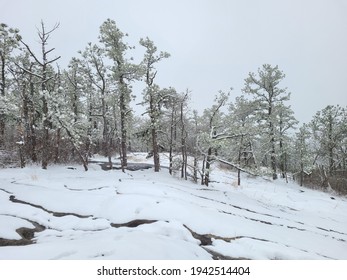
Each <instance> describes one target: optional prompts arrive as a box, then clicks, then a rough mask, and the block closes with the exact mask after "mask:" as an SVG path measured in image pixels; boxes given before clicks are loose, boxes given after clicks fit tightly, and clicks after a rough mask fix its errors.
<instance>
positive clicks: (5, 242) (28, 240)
mask: <svg viewBox="0 0 347 280" xmlns="http://www.w3.org/2000/svg"><path fill="white" fill-rule="evenodd" d="M27 221H28V222H30V223H32V224H33V226H34V228H26V227H21V228H18V229H16V232H17V233H18V234H19V235H20V236H21V237H22V239H19V240H17V239H6V238H0V246H25V245H30V244H34V243H35V242H34V241H33V238H34V236H35V233H36V232H41V231H44V230H45V229H46V228H45V227H44V226H42V225H40V224H38V223H36V222H33V221H30V220H27Z"/></svg>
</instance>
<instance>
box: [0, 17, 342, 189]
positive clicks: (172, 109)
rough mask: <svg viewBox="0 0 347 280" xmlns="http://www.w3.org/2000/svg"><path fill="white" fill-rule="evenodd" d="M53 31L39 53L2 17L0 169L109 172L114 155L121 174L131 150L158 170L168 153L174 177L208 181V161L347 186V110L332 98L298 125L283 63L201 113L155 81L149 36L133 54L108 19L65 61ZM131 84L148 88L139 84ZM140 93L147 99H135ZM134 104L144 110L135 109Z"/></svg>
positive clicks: (161, 57)
mask: <svg viewBox="0 0 347 280" xmlns="http://www.w3.org/2000/svg"><path fill="white" fill-rule="evenodd" d="M57 28H59V24H57V25H55V26H53V27H47V26H46V25H45V24H44V22H41V24H40V26H39V28H38V29H37V34H33V36H36V38H37V40H38V42H39V44H40V51H39V52H35V51H34V49H36V46H35V48H34V46H30V45H28V44H27V43H26V42H25V41H24V40H23V39H22V37H21V35H20V31H19V30H18V29H16V28H15V27H9V26H7V25H6V24H5V23H1V24H0V68H1V74H0V165H1V167H4V168H6V167H11V166H20V167H22V168H24V167H25V166H26V165H28V164H40V165H41V166H42V168H43V169H47V168H49V166H50V165H51V164H63V163H72V162H78V163H81V164H82V165H83V167H84V169H85V170H86V171H87V170H88V162H89V160H90V158H91V157H92V156H93V155H94V154H100V155H103V156H105V157H107V158H108V167H109V168H110V169H112V168H113V164H114V163H113V162H112V157H115V156H117V157H119V158H120V162H121V166H120V168H121V170H123V171H124V170H125V169H126V168H127V164H128V157H127V156H128V155H129V154H130V153H132V152H135V151H141V152H147V153H148V157H151V158H153V166H154V171H155V172H158V171H160V170H161V167H160V157H161V156H164V154H165V156H167V157H168V160H169V168H168V172H170V174H172V173H174V172H175V173H176V174H179V175H180V177H182V178H184V179H186V180H188V179H189V180H193V181H195V182H196V183H199V184H203V185H206V186H208V185H209V183H210V174H211V172H213V170H212V169H211V164H212V163H213V162H220V163H221V164H223V165H226V166H228V167H231V168H232V169H233V170H235V171H237V172H238V184H240V180H241V176H240V174H241V173H242V172H244V173H247V174H251V175H254V176H269V177H270V178H272V179H273V180H276V179H278V178H279V177H282V178H285V179H287V180H288V179H294V180H295V181H297V183H298V184H300V185H304V186H308V187H312V188H319V189H324V190H334V191H335V192H337V193H340V194H347V169H346V164H347V108H344V107H342V106H339V105H327V106H326V107H325V108H322V109H321V110H320V111H318V112H317V113H316V114H315V115H314V116H313V117H312V120H311V122H309V123H306V124H299V122H298V121H297V120H296V118H295V114H294V112H293V110H292V109H291V108H290V106H289V105H288V101H289V100H290V91H289V90H288V89H287V88H285V87H283V86H282V85H281V82H282V81H283V80H284V79H285V73H283V71H281V70H280V68H279V67H278V66H277V65H275V66H273V65H269V64H264V65H261V66H260V67H259V68H258V69H257V70H256V71H255V72H250V73H249V74H248V76H247V77H245V79H244V87H243V89H242V94H241V95H240V96H238V97H236V98H235V100H234V101H230V99H231V98H230V95H231V92H232V89H231V90H230V91H229V92H223V91H219V92H217V93H211V94H216V97H215V101H214V103H213V104H211V105H210V107H208V108H205V109H204V110H203V112H202V113H199V112H197V111H196V110H192V109H191V104H190V92H189V90H183V91H180V90H176V89H175V87H174V85H172V87H169V88H162V87H160V85H158V84H157V83H156V75H157V71H158V70H157V66H158V64H159V63H165V60H166V59H167V58H169V56H170V54H169V53H167V52H165V51H160V50H158V47H157V46H156V45H155V43H154V42H153V41H151V40H150V39H149V38H148V37H145V38H141V39H140V40H139V42H138V46H136V48H140V49H141V50H142V51H143V58H142V61H138V62H136V61H134V59H133V57H132V52H133V49H134V47H133V46H130V45H129V44H128V43H127V40H126V39H127V36H128V34H126V33H123V32H122V31H121V30H119V28H118V27H117V25H116V22H115V21H113V20H110V19H107V20H106V21H105V22H103V23H102V25H101V26H100V32H99V36H98V38H95V40H96V41H97V43H88V44H87V45H86V46H85V49H83V50H81V51H79V52H78V53H76V56H75V57H73V58H71V60H70V62H69V64H68V67H67V68H66V69H61V68H60V67H59V66H58V65H59V59H60V58H61V57H60V54H55V52H54V51H55V48H54V46H51V45H50V40H49V39H50V38H51V36H54V31H55V30H56V29H57ZM251 70H252V69H250V71H251ZM135 83H141V84H142V92H140V93H139V92H137V91H136V92H135V91H134V87H133V85H134V84H135ZM139 94H141V96H142V101H141V102H140V103H139V104H134V102H133V100H134V95H139ZM327 94H329V93H327ZM137 107H141V108H143V111H144V113H143V114H141V115H138V114H136V111H137ZM162 172H167V170H162Z"/></svg>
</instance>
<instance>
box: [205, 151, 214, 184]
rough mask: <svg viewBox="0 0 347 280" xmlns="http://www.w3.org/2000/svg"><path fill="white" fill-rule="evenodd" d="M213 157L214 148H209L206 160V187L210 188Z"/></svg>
mask: <svg viewBox="0 0 347 280" xmlns="http://www.w3.org/2000/svg"><path fill="white" fill-rule="evenodd" d="M211 155H212V148H211V147H210V148H208V151H207V158H206V170H205V186H208V184H209V182H210V168H211Z"/></svg>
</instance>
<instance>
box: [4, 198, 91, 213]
mask: <svg viewBox="0 0 347 280" xmlns="http://www.w3.org/2000/svg"><path fill="white" fill-rule="evenodd" d="M10 201H12V202H14V203H21V204H25V205H30V206H32V207H35V208H38V209H41V210H43V211H45V212H47V213H49V214H52V215H53V216H54V217H64V216H69V215H71V216H75V217H78V218H90V217H92V215H88V216H86V215H80V214H75V213H65V212H55V211H51V210H48V209H46V208H44V207H42V206H41V205H37V204H33V203H30V202H27V201H24V200H20V199H17V198H16V197H15V196H14V195H11V196H10Z"/></svg>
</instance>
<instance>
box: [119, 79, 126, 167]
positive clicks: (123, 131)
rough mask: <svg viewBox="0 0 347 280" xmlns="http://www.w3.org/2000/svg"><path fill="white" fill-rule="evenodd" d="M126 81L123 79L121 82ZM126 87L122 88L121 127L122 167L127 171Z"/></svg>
mask: <svg viewBox="0 0 347 280" xmlns="http://www.w3.org/2000/svg"><path fill="white" fill-rule="evenodd" d="M123 83H124V82H123V81H122V80H121V84H123ZM124 87H125V85H124V84H123V87H122V88H121V94H120V104H119V106H120V126H121V127H120V129H121V151H122V154H121V167H122V171H123V172H124V171H125V167H126V166H127V165H128V158H127V125H126V101H125V93H124Z"/></svg>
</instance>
